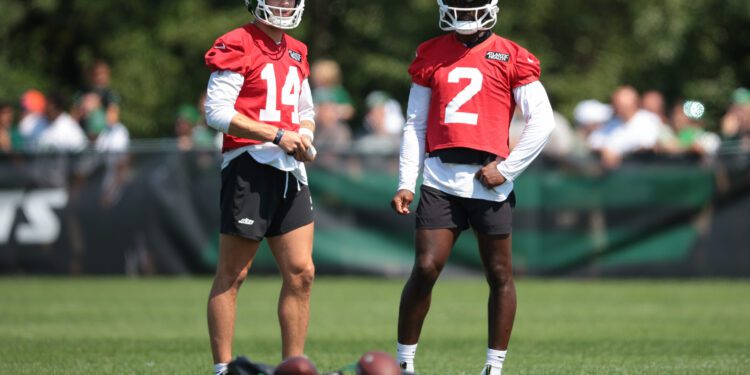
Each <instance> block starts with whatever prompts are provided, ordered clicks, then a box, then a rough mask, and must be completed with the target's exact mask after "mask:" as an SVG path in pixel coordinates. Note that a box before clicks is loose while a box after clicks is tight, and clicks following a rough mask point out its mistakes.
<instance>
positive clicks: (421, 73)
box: [409, 46, 434, 87]
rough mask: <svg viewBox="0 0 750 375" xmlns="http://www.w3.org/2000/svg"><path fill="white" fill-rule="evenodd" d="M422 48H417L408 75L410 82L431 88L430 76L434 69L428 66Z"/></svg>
mask: <svg viewBox="0 0 750 375" xmlns="http://www.w3.org/2000/svg"><path fill="white" fill-rule="evenodd" d="M422 47H423V46H419V48H417V57H415V58H414V61H412V63H411V65H410V66H409V75H411V80H412V82H414V83H416V84H418V85H420V86H424V87H432V74H433V71H434V69H432V67H431V66H430V64H429V62H428V61H427V58H426V57H425V55H424V48H422Z"/></svg>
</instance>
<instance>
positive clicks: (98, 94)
mask: <svg viewBox="0 0 750 375" xmlns="http://www.w3.org/2000/svg"><path fill="white" fill-rule="evenodd" d="M85 76H86V86H84V87H83V88H82V89H81V90H80V91H79V92H78V93H76V95H75V104H74V106H73V110H72V115H73V118H74V119H75V120H76V121H78V122H79V123H80V124H81V125H82V126H83V128H84V129H85V131H86V134H87V135H88V137H89V139H91V140H94V139H96V137H97V136H98V135H99V133H101V132H102V131H103V130H104V129H106V128H107V126H108V125H114V124H117V123H119V122H120V97H119V95H117V93H116V92H114V91H113V90H112V89H110V87H109V85H110V79H111V72H110V69H109V65H108V64H107V63H106V62H105V61H103V60H96V61H94V62H93V63H92V64H91V66H89V67H88V68H87V69H86V72H85Z"/></svg>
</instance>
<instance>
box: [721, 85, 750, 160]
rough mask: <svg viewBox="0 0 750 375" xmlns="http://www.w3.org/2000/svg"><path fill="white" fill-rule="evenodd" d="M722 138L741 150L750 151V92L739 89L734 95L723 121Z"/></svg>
mask: <svg viewBox="0 0 750 375" xmlns="http://www.w3.org/2000/svg"><path fill="white" fill-rule="evenodd" d="M721 136H722V138H723V139H724V141H725V142H727V143H728V144H730V145H738V146H739V147H740V150H742V151H748V150H750V90H748V89H746V88H743V87H741V88H739V89H737V90H735V91H734V92H733V93H732V104H731V106H730V107H729V109H728V110H727V113H726V114H725V115H724V117H723V118H722V119H721Z"/></svg>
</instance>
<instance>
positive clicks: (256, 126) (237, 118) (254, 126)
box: [227, 113, 311, 161]
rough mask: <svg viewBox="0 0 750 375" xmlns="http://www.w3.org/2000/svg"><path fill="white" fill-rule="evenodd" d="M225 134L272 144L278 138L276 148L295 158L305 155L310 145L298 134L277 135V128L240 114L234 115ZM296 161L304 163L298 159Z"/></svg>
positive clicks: (287, 132) (289, 132)
mask: <svg viewBox="0 0 750 375" xmlns="http://www.w3.org/2000/svg"><path fill="white" fill-rule="evenodd" d="M227 133H228V134H229V135H232V136H235V137H239V138H245V139H253V140H256V141H264V142H274V141H275V140H276V137H278V136H280V139H279V140H278V146H279V147H280V148H281V149H282V150H284V152H286V153H288V154H294V155H295V158H296V155H297V153H301V154H305V153H306V152H307V149H308V148H309V147H310V144H311V142H310V139H309V138H308V137H303V136H301V135H300V134H299V133H296V132H292V131H283V132H282V133H281V134H279V128H277V127H275V126H273V125H268V124H264V123H261V122H257V121H253V120H251V119H249V118H248V117H247V116H245V115H243V114H241V113H237V114H236V115H234V117H233V118H232V122H231V123H230V124H229V130H228V132H227ZM296 159H297V160H300V161H305V160H302V159H300V158H296Z"/></svg>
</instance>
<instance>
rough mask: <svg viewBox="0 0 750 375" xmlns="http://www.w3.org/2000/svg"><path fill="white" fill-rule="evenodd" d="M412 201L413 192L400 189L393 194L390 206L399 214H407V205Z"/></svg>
mask: <svg viewBox="0 0 750 375" xmlns="http://www.w3.org/2000/svg"><path fill="white" fill-rule="evenodd" d="M412 201H414V193H412V192H411V191H409V190H406V189H401V190H399V191H397V192H396V195H394V196H393V199H392V200H391V207H392V208H393V210H394V211H396V213H397V214H399V215H408V214H410V213H411V211H410V210H409V205H411V202H412Z"/></svg>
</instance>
